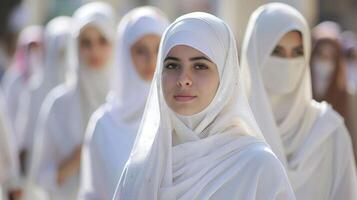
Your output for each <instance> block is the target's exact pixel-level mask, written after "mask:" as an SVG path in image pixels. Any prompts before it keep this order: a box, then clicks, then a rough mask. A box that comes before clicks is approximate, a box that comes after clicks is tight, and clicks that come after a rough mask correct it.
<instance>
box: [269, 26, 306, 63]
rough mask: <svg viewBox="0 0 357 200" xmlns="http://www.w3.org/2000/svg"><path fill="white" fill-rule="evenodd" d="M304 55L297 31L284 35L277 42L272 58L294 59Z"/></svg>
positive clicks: (300, 38)
mask: <svg viewBox="0 0 357 200" xmlns="http://www.w3.org/2000/svg"><path fill="white" fill-rule="evenodd" d="M303 55H304V49H303V43H302V37H301V34H300V32H298V31H290V32H288V33H286V34H285V35H284V36H283V37H282V38H281V39H280V41H279V42H278V44H277V45H276V47H275V48H274V50H273V52H272V56H277V57H281V58H296V57H300V56H303Z"/></svg>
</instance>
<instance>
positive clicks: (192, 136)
mask: <svg viewBox="0 0 357 200" xmlns="http://www.w3.org/2000/svg"><path fill="white" fill-rule="evenodd" d="M115 19H116V17H115V13H114V11H113V10H112V8H111V7H110V6H109V5H107V4H105V3H102V2H92V3H88V4H85V5H83V6H82V7H80V8H78V9H77V10H76V11H75V13H74V14H73V17H72V18H69V17H57V18H55V19H53V20H51V21H50V22H49V23H48V25H47V26H46V28H45V29H44V30H39V28H38V27H32V29H33V30H32V31H34V30H35V29H36V31H42V33H43V36H42V35H41V34H37V35H38V38H36V37H33V38H31V37H29V36H27V37H29V38H25V36H24V39H23V40H22V41H21V42H22V44H21V43H20V42H19V46H21V45H23V46H25V45H27V47H24V48H25V50H23V51H24V52H19V54H20V55H19V56H22V58H23V57H26V58H23V59H22V61H23V62H28V63H29V64H28V65H27V66H26V67H21V66H22V65H23V64H22V63H21V62H20V63H18V64H17V65H16V66H12V68H10V69H11V71H9V72H7V73H6V74H5V77H4V79H3V82H4V84H3V85H4V86H3V87H4V94H3V95H1V96H0V97H1V98H0V100H1V101H0V106H1V107H0V108H1V117H0V123H1V124H0V131H1V135H0V137H1V140H0V141H1V146H0V148H1V149H2V150H1V151H0V152H1V153H0V181H1V182H0V185H1V187H2V190H3V191H11V192H10V194H11V195H9V196H11V198H15V199H16V198H20V199H80V200H82V199H83V200H91V199H114V200H119V199H120V200H126V199H128V200H129V199H130V200H139V199H140V200H141V199H149V200H155V199H165V200H166V199H182V200H185V199H187V200H189V199H247V200H249V199H252V200H253V199H261V200H263V199H264V200H265V199H274V200H275V199H282V200H286V199H298V200H299V199H301V200H302V199H304V200H309V199H311V200H312V199H314V200H316V199H317V200H328V199H330V200H335V199H346V200H355V199H357V175H356V164H355V158H354V155H353V148H352V142H351V139H350V135H349V132H348V130H347V128H346V126H345V123H344V119H343V117H341V116H340V115H339V114H338V113H337V112H336V111H334V109H333V108H332V107H331V106H330V105H329V104H328V103H326V102H317V101H315V100H313V97H312V84H311V75H310V74H311V72H310V64H309V63H310V55H311V49H312V48H311V35H310V29H309V26H308V25H307V23H306V21H305V19H304V17H303V16H302V15H301V14H300V13H299V12H298V11H297V10H295V9H294V8H292V7H290V6H288V5H285V4H282V3H269V4H266V5H263V6H261V7H259V8H258V9H257V10H256V11H255V12H254V13H253V14H252V16H251V18H250V20H249V23H248V27H247V30H246V34H245V37H244V39H243V40H242V41H243V42H242V49H241V56H240V60H239V59H238V49H237V46H236V44H237V41H236V39H235V37H234V35H233V33H232V31H231V29H230V27H229V26H228V25H227V24H226V23H225V22H224V21H223V20H221V19H219V18H218V17H216V16H214V15H211V14H208V13H203V12H194V13H189V14H185V15H183V16H181V17H179V18H177V19H176V20H175V21H174V22H172V23H171V24H170V22H169V21H168V19H167V18H166V17H165V15H164V14H163V12H162V11H160V10H159V9H157V8H154V7H148V6H145V7H139V8H135V9H133V10H131V11H130V12H128V13H127V14H126V15H125V16H123V17H122V19H121V21H120V22H119V25H118V26H117V29H116V31H115V29H114V27H115ZM27 31H29V30H27ZM27 35H30V34H27ZM39 35H40V36H39ZM39 38H40V39H39ZM239 41H240V40H238V42H239ZM41 49H42V51H41ZM41 52H42V53H41ZM33 57H34V58H33ZM36 59H37V60H41V59H42V60H44V61H43V63H40V62H38V61H36ZM24 85H26V87H24ZM15 100H16V102H15ZM9 102H11V103H13V104H14V105H12V106H9V105H6V104H8V103H9ZM16 104H17V105H16ZM7 113H12V115H11V114H10V115H7ZM13 113H15V114H13ZM15 122H16V123H15ZM19 124H20V125H19ZM13 132H16V134H12V133H13ZM19 157H21V160H20V161H19V159H18V158H19ZM21 163H22V164H21ZM20 166H22V167H20ZM22 168H23V169H22ZM24 174H25V175H24ZM24 176H25V177H26V178H23V177H24ZM18 188H21V190H20V189H18Z"/></svg>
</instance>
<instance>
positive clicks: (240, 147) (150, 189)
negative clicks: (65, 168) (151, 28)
mask: <svg viewBox="0 0 357 200" xmlns="http://www.w3.org/2000/svg"><path fill="white" fill-rule="evenodd" d="M176 45H187V46H191V47H192V48H195V49H197V50H199V51H201V52H202V53H204V54H205V55H206V56H208V58H210V59H211V60H212V61H213V62H214V63H215V64H216V65H217V68H218V72H219V77H220V85H219V87H218V90H217V92H216V95H215V97H214V98H213V100H212V101H211V103H210V104H209V105H208V106H207V107H206V108H205V109H204V110H203V111H201V112H200V113H197V114H195V115H193V116H186V117H185V119H184V120H182V118H181V117H182V116H178V115H177V114H176V113H174V112H173V111H172V110H171V109H170V108H169V107H168V106H167V104H166V102H165V99H164V96H163V92H162V83H161V73H162V69H163V61H164V59H165V57H166V55H167V53H168V52H169V50H170V49H171V48H173V47H174V46H176ZM239 74H240V70H239V64H238V56H237V49H236V42H235V39H234V36H233V33H232V31H231V30H230V28H229V27H228V26H227V25H226V24H225V23H224V22H223V21H222V20H220V19H218V18H217V17H215V16H213V15H210V14H207V13H201V12H196V13H190V14H187V15H184V16H182V17H179V18H178V19H177V20H176V21H175V22H174V23H173V24H171V25H170V27H169V28H168V29H166V32H165V33H164V36H163V38H162V40H161V46H160V50H159V57H158V62H157V68H156V72H155V76H154V80H153V84H152V87H151V91H150V94H149V98H148V102H147V104H146V109H145V112H144V115H143V119H142V123H141V125H140V128H139V132H138V135H137V137H136V141H135V143H134V147H133V150H132V153H131V155H130V157H129V160H128V162H127V163H126V166H125V170H124V172H123V173H122V175H121V178H120V181H119V184H118V186H117V190H116V194H115V197H114V199H131V200H134V199H148V200H154V199H165V200H166V199H295V198H294V195H293V192H292V190H291V188H290V186H289V183H288V181H287V176H286V174H285V172H284V170H283V167H282V165H281V163H280V162H279V161H278V159H277V158H276V157H275V155H274V154H273V153H272V152H271V151H270V149H269V148H268V147H267V145H266V144H265V142H264V139H263V136H262V135H261V133H260V130H259V128H258V126H257V124H256V122H255V120H254V117H253V115H252V113H251V111H250V107H249V104H248V101H247V99H246V96H245V94H244V90H243V88H244V86H243V85H242V82H241V81H240V78H239V76H238V75H239ZM188 121H191V122H192V123H191V124H187V122H188ZM193 124H195V125H196V128H194V129H192V126H190V125H193ZM172 138H177V139H178V140H177V141H173V139H172ZM174 142H175V143H176V144H177V145H175V146H173V143H174ZM271 169H274V170H272V171H270V170H271Z"/></svg>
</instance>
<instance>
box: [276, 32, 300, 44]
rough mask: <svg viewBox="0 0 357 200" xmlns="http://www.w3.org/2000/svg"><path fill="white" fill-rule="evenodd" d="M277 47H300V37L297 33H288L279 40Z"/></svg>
mask: <svg viewBox="0 0 357 200" xmlns="http://www.w3.org/2000/svg"><path fill="white" fill-rule="evenodd" d="M278 45H279V46H281V47H284V48H295V47H297V46H302V36H301V33H300V32H299V31H289V32H287V33H286V34H284V35H283V37H282V38H280V40H279V42H278Z"/></svg>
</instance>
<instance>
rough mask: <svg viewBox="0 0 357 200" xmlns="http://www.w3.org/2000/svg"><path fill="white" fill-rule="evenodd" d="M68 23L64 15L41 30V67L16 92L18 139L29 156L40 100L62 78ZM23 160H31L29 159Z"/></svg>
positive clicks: (67, 41)
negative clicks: (18, 100)
mask: <svg viewBox="0 0 357 200" xmlns="http://www.w3.org/2000/svg"><path fill="white" fill-rule="evenodd" d="M71 23H72V22H71V18H70V17H64V16H61V17H56V18H54V19H52V20H51V21H50V22H48V24H47V26H46V28H45V33H44V45H45V47H44V51H45V61H44V62H45V63H44V67H43V68H42V69H41V70H39V72H38V75H37V76H35V77H34V78H32V79H31V81H30V82H29V85H28V87H27V89H26V90H24V91H23V92H22V93H21V95H20V102H19V109H18V114H17V115H16V117H17V118H16V125H17V127H18V128H17V132H18V136H19V137H18V143H19V148H20V149H26V150H27V151H28V153H27V155H28V156H31V152H30V151H31V150H32V147H33V138H34V132H35V127H36V124H37V118H38V113H39V112H40V107H41V105H42V103H43V100H44V99H45V97H46V95H47V94H48V92H49V91H50V90H51V89H52V88H54V87H55V86H57V85H59V84H61V83H63V82H64V77H65V72H66V71H68V67H69V66H68V64H69V63H68V59H67V58H66V55H67V54H66V51H68V49H67V46H68V43H69V38H70V36H71V35H70V34H71V29H70V28H71V27H72V24H71ZM27 161H28V163H31V161H30V159H28V160H27Z"/></svg>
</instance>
